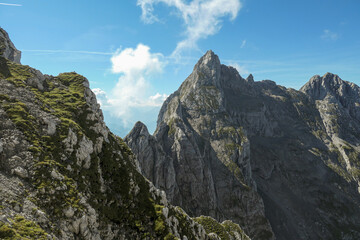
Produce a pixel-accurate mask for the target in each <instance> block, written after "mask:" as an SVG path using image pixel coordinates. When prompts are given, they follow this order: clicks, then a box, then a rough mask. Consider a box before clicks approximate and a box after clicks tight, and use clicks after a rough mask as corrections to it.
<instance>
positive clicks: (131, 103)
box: [93, 44, 167, 127]
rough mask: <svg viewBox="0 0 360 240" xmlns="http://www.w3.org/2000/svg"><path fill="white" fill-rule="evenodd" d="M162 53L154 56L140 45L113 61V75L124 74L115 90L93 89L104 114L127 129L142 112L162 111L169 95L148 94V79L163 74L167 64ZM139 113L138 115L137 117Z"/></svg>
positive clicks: (120, 53)
mask: <svg viewBox="0 0 360 240" xmlns="http://www.w3.org/2000/svg"><path fill="white" fill-rule="evenodd" d="M163 58H164V57H163V56H162V55H161V54H159V53H151V52H150V48H149V47H148V46H146V45H143V44H139V45H138V46H137V47H136V48H135V49H133V48H126V49H124V50H118V51H117V52H116V53H115V54H114V55H113V56H112V58H111V63H112V72H113V73H116V74H121V75H120V77H119V79H118V81H117V83H116V85H115V87H114V89H113V90H112V92H110V93H106V92H105V91H103V90H102V89H99V88H96V89H93V91H94V93H95V94H96V96H97V99H98V102H99V104H100V105H101V106H102V108H103V109H104V111H109V112H110V113H111V115H112V116H113V117H116V118H119V119H121V120H122V123H123V125H124V127H130V126H129V124H133V123H134V122H135V121H137V120H141V119H134V117H137V116H135V115H137V114H139V112H143V113H145V112H148V111H149V109H151V108H159V107H160V106H161V104H162V103H163V101H164V100H165V99H166V98H167V95H166V94H160V93H156V94H155V95H153V96H151V94H149V92H150V90H151V85H150V82H149V79H151V78H152V77H153V76H155V75H156V74H159V73H161V72H162V71H163V68H164V66H165V65H166V63H165V62H164V61H163ZM135 113H136V114H135Z"/></svg>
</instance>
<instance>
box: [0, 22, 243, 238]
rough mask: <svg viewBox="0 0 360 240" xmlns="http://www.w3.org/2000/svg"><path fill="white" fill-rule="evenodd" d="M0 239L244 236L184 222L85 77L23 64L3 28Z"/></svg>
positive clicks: (228, 226)
mask: <svg viewBox="0 0 360 240" xmlns="http://www.w3.org/2000/svg"><path fill="white" fill-rule="evenodd" d="M0 44H1V45H0V239H249V238H248V237H247V236H246V235H245V234H244V232H243V231H242V229H241V228H240V227H239V225H237V224H234V223H233V222H231V221H224V222H223V223H221V224H220V223H218V222H217V221H216V220H214V219H212V218H210V217H205V216H201V217H198V218H195V219H192V218H190V217H189V216H188V215H187V214H186V213H185V212H184V211H183V210H182V209H181V208H179V207H175V206H173V205H171V204H169V203H168V201H167V199H166V195H165V193H164V192H162V191H160V190H158V189H157V188H155V187H154V186H153V185H152V183H151V182H149V181H148V180H146V179H145V178H144V177H143V176H142V175H141V174H140V173H139V172H138V170H137V167H136V160H135V158H134V156H133V154H132V152H131V151H130V149H129V148H128V147H127V146H126V144H125V143H124V141H123V140H122V139H121V138H119V137H117V136H115V135H114V134H112V133H111V132H110V131H109V129H108V128H107V127H106V125H105V123H104V121H103V115H102V111H101V110H100V108H99V104H97V101H96V97H95V95H94V93H93V92H92V91H91V90H90V89H89V83H88V81H87V80H86V78H84V77H82V76H80V75H78V74H76V73H74V72H72V73H63V74H60V75H58V76H56V77H54V76H48V75H43V74H42V73H40V72H39V71H38V70H35V69H33V68H31V67H29V66H24V65H21V64H19V63H20V58H19V56H20V52H19V51H18V50H16V49H15V47H14V45H13V44H12V43H11V41H10V39H8V35H7V33H6V32H5V31H4V30H3V29H0Z"/></svg>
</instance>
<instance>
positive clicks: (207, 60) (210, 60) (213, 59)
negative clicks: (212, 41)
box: [195, 50, 220, 69]
mask: <svg viewBox="0 0 360 240" xmlns="http://www.w3.org/2000/svg"><path fill="white" fill-rule="evenodd" d="M219 65H220V60H219V57H218V56H217V55H216V54H215V53H214V52H213V51H212V50H208V51H207V52H206V53H205V55H204V56H202V57H201V58H200V59H199V61H198V63H197V64H196V66H195V68H196V67H207V68H211V69H213V68H217V67H218V66H219Z"/></svg>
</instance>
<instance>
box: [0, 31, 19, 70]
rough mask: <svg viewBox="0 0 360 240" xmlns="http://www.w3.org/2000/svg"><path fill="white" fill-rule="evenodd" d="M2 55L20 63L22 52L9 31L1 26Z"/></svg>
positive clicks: (0, 52)
mask: <svg viewBox="0 0 360 240" xmlns="http://www.w3.org/2000/svg"><path fill="white" fill-rule="evenodd" d="M0 56H1V57H4V58H6V59H9V60H10V61H13V62H16V63H19V64H20V59H21V52H20V51H19V50H17V49H16V48H15V46H14V44H13V43H12V41H11V40H10V38H9V35H8V33H7V32H6V31H5V30H4V29H2V28H1V27H0Z"/></svg>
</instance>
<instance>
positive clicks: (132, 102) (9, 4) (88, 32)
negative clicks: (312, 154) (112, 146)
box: [0, 0, 360, 137]
mask: <svg viewBox="0 0 360 240" xmlns="http://www.w3.org/2000/svg"><path fill="white" fill-rule="evenodd" d="M359 13H360V1H358V0H311V1H310V0H302V1H288V0H122V1H119V0H108V1H102V2H100V1H92V0H87V1H85V0H77V1H69V0H62V1H54V0H52V1H49V0H33V1H31V0H0V26H1V27H3V28H4V29H5V30H6V31H7V32H8V33H9V34H10V37H11V39H12V40H13V42H14V44H15V46H16V47H17V48H18V49H19V50H21V51H22V63H23V64H27V65H30V66H32V67H34V68H37V69H39V70H40V71H42V72H43V73H46V74H51V75H57V74H59V73H61V72H66V71H76V72H78V73H80V74H82V75H84V76H85V77H87V78H88V79H89V81H90V87H91V88H92V89H93V90H94V92H96V94H97V96H98V100H99V102H101V105H102V109H103V111H104V115H105V121H106V122H107V124H108V126H109V127H110V129H111V130H112V131H113V132H115V133H116V134H118V135H119V136H121V137H124V136H125V135H126V134H127V133H128V132H129V130H130V129H131V128H132V127H133V125H134V123H135V122H136V121H138V120H140V121H143V122H144V123H145V124H147V126H148V128H149V130H150V132H153V131H154V130H155V127H156V120H157V114H158V111H159V109H160V106H161V104H162V101H163V100H164V99H165V98H166V96H168V95H170V94H171V93H172V92H174V91H175V90H176V89H177V88H178V87H179V86H180V84H181V83H182V82H183V81H184V80H185V78H186V77H187V76H188V75H189V74H190V73H191V71H192V68H193V66H194V64H196V62H197V60H198V59H199V58H200V57H201V56H202V55H203V54H204V53H205V52H206V51H207V50H208V49H212V50H213V51H214V52H215V53H216V54H217V55H219V57H220V60H221V62H222V63H223V64H226V65H232V66H234V67H236V68H237V69H238V70H239V72H240V74H241V75H242V76H243V77H247V75H248V74H249V73H252V74H253V75H254V78H255V80H256V81H259V80H264V79H271V80H274V81H276V82H277V83H278V84H280V85H283V86H286V87H292V88H295V89H299V88H300V87H301V86H302V85H303V84H305V83H306V82H307V81H308V80H309V79H310V77H311V76H313V75H315V74H319V75H323V74H325V73H326V72H333V73H336V74H338V75H339V76H340V77H341V78H342V79H344V80H347V81H352V82H355V83H356V84H357V85H360V77H359V76H360V27H359V25H360V14H359Z"/></svg>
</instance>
